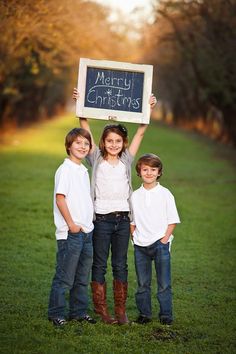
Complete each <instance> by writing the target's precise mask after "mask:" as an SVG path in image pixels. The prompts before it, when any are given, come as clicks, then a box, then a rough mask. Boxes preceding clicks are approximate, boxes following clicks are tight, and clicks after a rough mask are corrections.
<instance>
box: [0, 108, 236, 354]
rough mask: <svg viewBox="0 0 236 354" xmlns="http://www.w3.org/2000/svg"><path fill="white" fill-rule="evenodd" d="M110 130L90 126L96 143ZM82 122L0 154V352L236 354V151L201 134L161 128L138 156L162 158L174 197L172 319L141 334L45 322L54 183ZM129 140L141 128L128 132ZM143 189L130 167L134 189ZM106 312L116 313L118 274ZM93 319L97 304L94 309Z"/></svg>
mask: <svg viewBox="0 0 236 354" xmlns="http://www.w3.org/2000/svg"><path fill="white" fill-rule="evenodd" d="M103 125H104V122H99V121H93V122H92V130H93V132H94V136H95V138H96V141H97V140H98V137H99V134H100V132H101V130H102V126H103ZM74 126H78V122H77V120H76V119H75V118H73V117H72V116H70V115H68V116H64V117H58V118H57V119H54V120H52V121H48V122H44V123H41V124H38V125H35V126H33V127H31V128H28V129H25V130H23V131H21V132H18V133H17V134H14V136H9V137H8V140H7V143H6V144H5V145H3V146H1V148H0V149H1V150H0V163H1V167H0V182H1V183H0V189H1V192H0V195H1V203H0V225H1V263H0V265H1V300H0V301H1V307H0V309H1V337H2V338H1V353H4V354H5V353H10V354H13V353H22V354H23V353H27V354H28V353H29V354H33V353H40V354H41V353H42V354H47V353H48V354H50V353H52V354H54V353H68V354H73V353H98V354H113V353H121V354H123V353H134V354H136V353H137V354H139V353H140V354H141V353H145V354H146V353H157V354H165V353H170V354H174V353H176V354H185V353H186V354H190V353H191V354H192V353H196V354H201V353H219V354H221V353H222V354H225V353H234V352H236V343H235V330H236V328H235V327H236V326H235V323H236V321H235V293H236V292H235V290H236V289H235V287H236V286H235V285H236V281H235V278H236V277H235V273H234V272H235V249H236V241H235V238H236V237H235V225H236V159H235V150H233V149H232V148H229V147H225V146H223V145H221V144H217V143H215V142H212V141H209V140H207V139H206V138H202V137H200V136H199V135H196V134H194V133H191V134H190V133H186V132H183V131H180V130H174V129H172V128H168V127H165V126H161V125H160V124H158V123H155V122H154V123H152V125H151V126H150V127H149V128H148V131H147V133H146V136H145V138H144V141H143V144H142V146H141V149H140V151H139V155H140V154H142V153H144V152H153V153H156V154H158V155H159V156H160V157H161V159H162V161H163V164H164V173H163V176H162V178H161V183H162V185H164V186H166V187H168V188H169V189H170V190H171V191H172V192H173V194H174V195H175V198H176V203H177V207H178V210H179V213H180V217H181V221H182V222H181V224H180V225H179V226H177V228H176V231H175V240H174V242H173V247H172V284H173V294H174V316H175V321H174V324H173V326H171V327H163V326H161V325H160V324H159V322H158V320H157V313H158V306H157V301H156V295H155V293H156V284H155V278H154V277H153V288H152V292H153V301H152V302H153V321H152V323H150V324H148V325H145V326H140V325H137V324H131V325H128V326H108V325H105V324H102V323H100V322H98V323H97V324H96V325H88V324H83V325H75V324H72V323H70V324H68V325H67V326H66V327H64V328H63V329H55V328H53V326H52V325H51V323H49V322H48V320H47V303H48V295H49V290H50V285H51V279H52V276H53V273H54V265H55V251H56V242H55V237H54V225H53V218H52V192H53V178H54V173H55V170H56V168H57V167H58V166H59V164H60V163H61V162H62V161H63V159H64V157H65V151H64V137H65V134H66V133H67V132H68V130H69V129H71V128H72V127H74ZM127 127H128V129H129V136H130V137H132V135H133V134H134V129H135V127H136V126H135V125H131V124H130V125H129V124H127ZM139 184H140V181H139V179H138V177H137V176H136V175H135V172H134V169H133V186H134V188H137V187H138V186H139ZM108 273H109V274H108V277H107V280H108V298H109V307H110V309H111V312H112V311H113V299H112V289H111V272H110V269H109V272H108ZM136 285H137V284H136V277H135V271H134V265H133V250H132V245H131V244H130V248H129V297H128V304H127V312H128V315H129V318H130V320H135V318H136V316H137V312H136V308H135V302H134V294H135V289H136ZM90 314H91V315H93V312H92V304H91V306H90Z"/></svg>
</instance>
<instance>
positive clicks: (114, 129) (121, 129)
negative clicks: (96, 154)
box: [99, 124, 128, 157]
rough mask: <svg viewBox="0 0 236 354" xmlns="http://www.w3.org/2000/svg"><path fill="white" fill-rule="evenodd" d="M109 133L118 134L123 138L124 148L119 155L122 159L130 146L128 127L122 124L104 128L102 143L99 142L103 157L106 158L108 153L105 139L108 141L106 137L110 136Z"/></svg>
mask: <svg viewBox="0 0 236 354" xmlns="http://www.w3.org/2000/svg"><path fill="white" fill-rule="evenodd" d="M109 133H116V134H118V135H119V136H121V137H122V139H123V147H122V150H121V152H120V153H119V157H121V155H122V152H124V151H125V149H126V148H127V146H128V131H127V129H126V127H125V126H124V125H122V124H109V125H106V126H105V127H104V129H103V132H102V136H101V138H100V141H99V149H100V151H101V154H102V157H106V156H107V152H106V149H105V139H106V137H107V136H108V134H109Z"/></svg>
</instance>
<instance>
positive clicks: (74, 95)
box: [72, 87, 79, 100]
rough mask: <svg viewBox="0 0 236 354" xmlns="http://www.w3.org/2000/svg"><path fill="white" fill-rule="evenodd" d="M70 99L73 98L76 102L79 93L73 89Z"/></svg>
mask: <svg viewBox="0 0 236 354" xmlns="http://www.w3.org/2000/svg"><path fill="white" fill-rule="evenodd" d="M72 98H73V99H74V100H78V99H79V91H78V90H77V88H76V87H74V89H73V95H72Z"/></svg>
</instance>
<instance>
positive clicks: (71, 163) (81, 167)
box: [64, 157, 87, 171]
mask: <svg viewBox="0 0 236 354" xmlns="http://www.w3.org/2000/svg"><path fill="white" fill-rule="evenodd" d="M64 162H65V164H67V165H69V166H71V167H72V168H74V169H76V170H80V171H87V168H86V167H85V166H84V165H83V164H82V163H81V164H77V163H75V162H74V161H71V160H70V159H69V158H68V157H66V158H65V161H64Z"/></svg>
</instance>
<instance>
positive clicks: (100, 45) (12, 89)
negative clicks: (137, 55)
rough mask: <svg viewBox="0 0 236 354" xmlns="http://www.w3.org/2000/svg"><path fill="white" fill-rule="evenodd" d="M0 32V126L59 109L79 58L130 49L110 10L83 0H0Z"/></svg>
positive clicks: (69, 91)
mask: <svg viewBox="0 0 236 354" xmlns="http://www.w3.org/2000/svg"><path fill="white" fill-rule="evenodd" d="M0 32H1V41H0V58H1V60H0V93H1V95H0V127H1V128H3V127H9V126H12V125H15V126H22V125H25V124H28V123H30V122H34V121H36V120H38V119H40V118H41V117H50V116H53V115H54V114H56V113H57V112H58V111H59V110H60V109H61V108H63V107H64V106H65V104H66V102H67V99H68V96H70V97H71V94H72V88H73V87H74V85H75V84H76V81H77V72H78V65H79V58H80V57H89V58H96V59H106V58H110V59H111V60H123V59H124V57H123V55H124V54H125V52H126V53H127V52H128V49H126V48H130V45H127V42H125V40H124V38H121V36H122V34H120V33H117V32H115V31H114V29H113V28H112V24H111V23H110V22H109V21H108V10H107V9H105V8H104V7H102V6H100V5H98V4H97V3H94V2H92V1H84V0H37V1H31V0H21V1H19V0H2V1H1V2H0ZM111 49H112V50H111Z"/></svg>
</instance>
